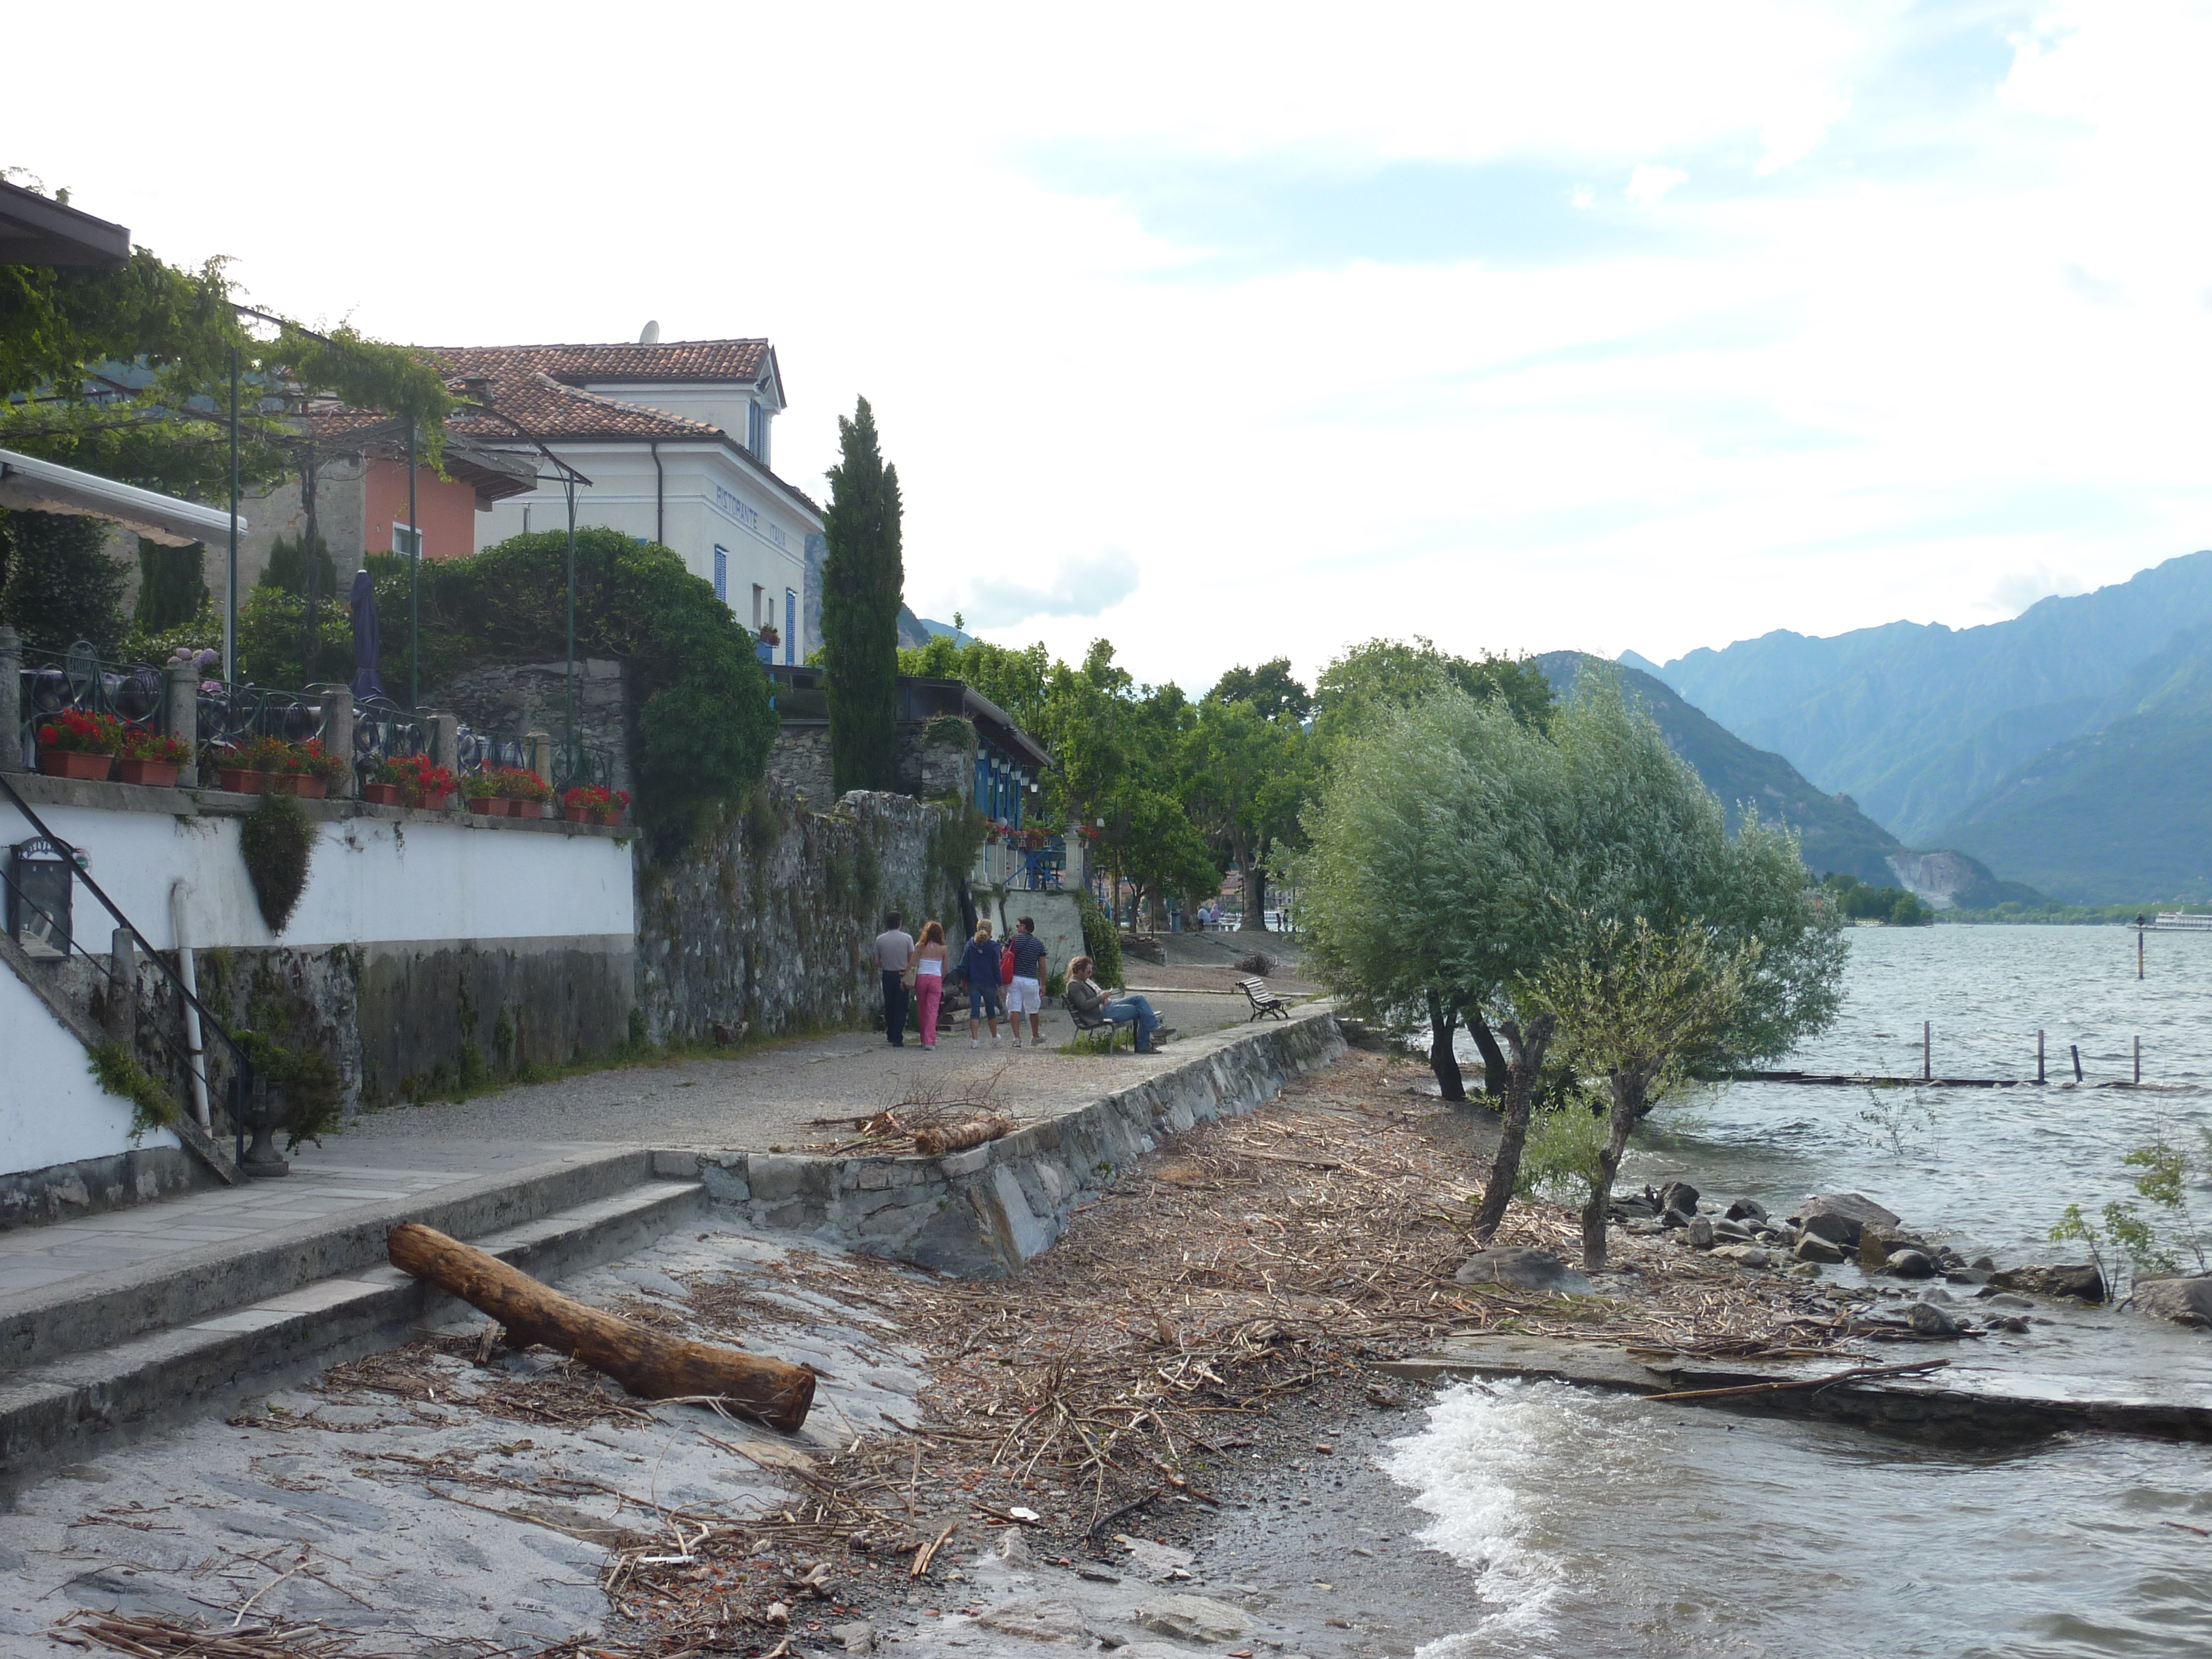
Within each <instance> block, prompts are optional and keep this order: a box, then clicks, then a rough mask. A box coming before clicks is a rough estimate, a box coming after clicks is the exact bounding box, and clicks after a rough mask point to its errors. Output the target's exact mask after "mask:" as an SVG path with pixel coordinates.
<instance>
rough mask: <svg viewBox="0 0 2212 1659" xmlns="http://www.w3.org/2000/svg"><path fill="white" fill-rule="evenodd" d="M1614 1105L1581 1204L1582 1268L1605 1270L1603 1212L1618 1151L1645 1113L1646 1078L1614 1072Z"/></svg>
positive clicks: (1610, 1193)
mask: <svg viewBox="0 0 2212 1659" xmlns="http://www.w3.org/2000/svg"><path fill="white" fill-rule="evenodd" d="M1610 1081H1611V1083H1612V1085H1613V1108H1612V1110H1611V1111H1610V1112H1608V1113H1607V1118H1606V1134H1605V1150H1604V1151H1603V1152H1600V1153H1599V1154H1598V1160H1597V1173H1596V1174H1595V1176H1593V1177H1592V1178H1591V1181H1590V1194H1589V1201H1588V1202H1587V1203H1585V1204H1584V1205H1583V1271H1584V1272H1585V1273H1603V1272H1604V1271H1605V1259H1606V1238H1605V1225H1606V1212H1607V1210H1609V1209H1610V1208H1612V1206H1613V1177H1614V1176H1617V1175H1619V1174H1620V1158H1621V1154H1622V1153H1623V1152H1626V1150H1627V1147H1628V1132H1629V1130H1630V1129H1632V1128H1633V1127H1635V1125H1636V1120H1637V1119H1638V1118H1639V1117H1641V1116H1642V1115H1644V1089H1645V1086H1646V1079H1644V1075H1643V1073H1639V1072H1615V1073H1613V1074H1612V1077H1611V1079H1610Z"/></svg>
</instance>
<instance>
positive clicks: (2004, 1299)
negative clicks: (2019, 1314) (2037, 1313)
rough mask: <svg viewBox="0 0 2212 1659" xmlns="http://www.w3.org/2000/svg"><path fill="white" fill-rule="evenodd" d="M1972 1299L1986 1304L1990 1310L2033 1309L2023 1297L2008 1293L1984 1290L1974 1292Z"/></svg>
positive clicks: (2031, 1303)
mask: <svg viewBox="0 0 2212 1659" xmlns="http://www.w3.org/2000/svg"><path fill="white" fill-rule="evenodd" d="M1974 1298H1975V1300H1977V1301H1979V1302H1986V1303H1988V1304H1990V1306H1991V1307H1992V1308H2033V1306H2034V1305H2035V1304H2033V1302H2031V1301H2029V1300H2028V1299H2027V1297H2024V1296H2015V1295H2014V1294H2013V1293H2012V1292H2011V1291H2000V1290H1996V1289H1986V1288H1985V1289H1983V1290H1978V1291H1975V1292H1974Z"/></svg>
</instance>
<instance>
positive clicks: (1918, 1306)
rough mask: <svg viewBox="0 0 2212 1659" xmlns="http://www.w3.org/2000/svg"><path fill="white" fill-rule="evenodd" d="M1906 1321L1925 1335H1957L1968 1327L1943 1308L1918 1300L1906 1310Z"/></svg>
mask: <svg viewBox="0 0 2212 1659" xmlns="http://www.w3.org/2000/svg"><path fill="white" fill-rule="evenodd" d="M1905 1323H1906V1324H1908V1325H1910V1326H1911V1327H1912V1328H1913V1329H1914V1330H1916V1331H1917V1332H1919V1333H1920V1334H1921V1335H1923V1336H1956V1335H1958V1334H1960V1332H1961V1331H1963V1330H1965V1329H1966V1326H1965V1325H1964V1324H1962V1323H1961V1322H1960V1321H1959V1320H1958V1319H1956V1318H1955V1317H1954V1316H1952V1315H1950V1314H1948V1313H1946V1312H1944V1311H1943V1310H1942V1309H1941V1308H1937V1307H1931V1306H1930V1305H1929V1304H1927V1303H1925V1302H1916V1303H1914V1304H1912V1305H1911V1307H1909V1308H1907V1309H1906V1310H1905Z"/></svg>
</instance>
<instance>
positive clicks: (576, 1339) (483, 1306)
mask: <svg viewBox="0 0 2212 1659" xmlns="http://www.w3.org/2000/svg"><path fill="white" fill-rule="evenodd" d="M385 1249H386V1254H387V1255H390V1256H391V1258H392V1266H393V1267H397V1268H398V1269H399V1270H400V1271H401V1272H402V1273H412V1274H413V1275H414V1276H415V1277H416V1278H417V1279H427V1280H428V1282H429V1283H431V1284H433V1285H436V1286H437V1287H438V1288H439V1289H440V1290H441V1291H448V1292H450V1293H451V1294H453V1295H454V1296H457V1297H460V1298H461V1300H462V1301H464V1302H465V1303H467V1304H469V1305H470V1306H471V1307H472V1308H475V1309H477V1310H479V1311H481V1312H483V1313H487V1314H489V1315H490V1316H492V1317H493V1318H494V1319H496V1320H497V1321H499V1322H500V1323H501V1324H502V1325H504V1326H506V1327H507V1340H508V1341H509V1342H511V1343H512V1344H513V1345H514V1346H516V1347H526V1346H528V1345H530V1344H531V1343H533V1342H538V1343H543V1344H544V1346H547V1347H549V1348H551V1349H554V1350H556V1352H561V1353H565V1354H570V1355H573V1356H574V1358H578V1359H580V1360H582V1361H583V1362H584V1364H586V1365H589V1366H590V1367H591V1368H592V1370H596V1371H599V1372H603V1373H604V1374H605V1375H606V1376H611V1377H612V1378H613V1379H614V1380H615V1381H616V1382H617V1383H621V1384H622V1385H623V1388H624V1389H628V1390H629V1392H630V1393H631V1394H634V1395H637V1396H638V1397H639V1398H640V1399H641V1400H671V1399H680V1398H687V1397H688V1398H692V1399H698V1398H702V1397H703V1398H708V1399H712V1400H714V1401H716V1402H718V1403H720V1404H721V1405H724V1406H726V1407H728V1408H729V1409H730V1410H731V1411H732V1412H734V1413H738V1414H740V1415H742V1416H745V1417H750V1418H754V1419H757V1420H758V1421H760V1422H763V1423H765V1424H767V1425H769V1427H770V1428H776V1429H792V1430H795V1429H798V1428H799V1427H801V1426H803V1425H805V1421H806V1413H807V1410H808V1408H809V1407H811V1406H812V1405H813V1403H814V1373H813V1372H812V1371H811V1370H807V1369H806V1368H805V1366H804V1365H793V1364H789V1363H787V1361H784V1360H781V1359H770V1358H767V1357H766V1356H764V1355H762V1354H753V1353H743V1352H738V1350H737V1349H735V1348H718V1347H714V1346H712V1345H711V1344H708V1343H705V1342H691V1341H687V1340H684V1339H682V1338H680V1337H673V1336H666V1335H663V1334H661V1333H660V1332H659V1331H653V1330H648V1329H647V1328H645V1327H644V1326H642V1325H638V1324H633V1323H632V1322H630V1321H629V1320H627V1319H624V1318H622V1317H621V1316H618V1315H616V1314H611V1313H607V1312H605V1311H604V1310H601V1309H599V1308H592V1307H587V1306H586V1305H585V1304H583V1303H581V1302H579V1301H577V1300H575V1299H574V1297H566V1296H562V1294H561V1293H560V1292H559V1291H551V1290H548V1289H547V1288H546V1287H545V1286H544V1285H541V1284H539V1283H538V1281H537V1280H536V1279H532V1278H531V1277H530V1275H529V1274H527V1273H523V1272H522V1271H520V1269H519V1268H514V1267H508V1266H507V1263H505V1262H504V1261H501V1260H500V1259H499V1258H498V1257H497V1256H495V1255H486V1254H485V1253H484V1252H483V1251H482V1250H479V1249H476V1248H474V1247H473V1246H471V1245H467V1244H464V1243H460V1242H459V1240H457V1239H452V1238H448V1237H446V1235H445V1234H443V1233H441V1232H439V1231H436V1230H435V1228H431V1227H425V1226H422V1225H420V1224H419V1223H416V1222H412V1221H410V1222H406V1223H404V1224H402V1225H399V1226H397V1227H394V1228H393V1229H392V1234H391V1237H389V1238H387V1239H386V1241H385Z"/></svg>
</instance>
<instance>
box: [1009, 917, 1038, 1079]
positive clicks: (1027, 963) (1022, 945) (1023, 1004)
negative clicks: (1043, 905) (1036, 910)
mask: <svg viewBox="0 0 2212 1659" xmlns="http://www.w3.org/2000/svg"><path fill="white" fill-rule="evenodd" d="M1011 948H1012V951H1013V953H1014V981H1013V983H1012V984H1011V985H1009V986H1007V987H1006V1023H1007V1024H1009V1025H1011V1026H1012V1027H1013V1028H1014V1041H1015V1042H1020V1041H1021V1040H1022V1016H1023V1014H1024V1013H1027V1014H1028V1015H1029V1017H1030V1048H1042V1047H1044V1032H1043V1030H1042V1028H1041V1027H1040V1025H1039V1024H1038V1023H1037V1015H1038V1013H1039V1012H1041V1011H1042V1009H1043V1007H1044V941H1043V940H1042V939H1039V938H1038V937H1037V936H1036V922H1035V921H1032V920H1031V919H1030V917H1028V916H1024V917H1022V918H1021V919H1020V920H1019V921H1017V922H1015V923H1014V937H1013V940H1012V946H1011Z"/></svg>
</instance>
